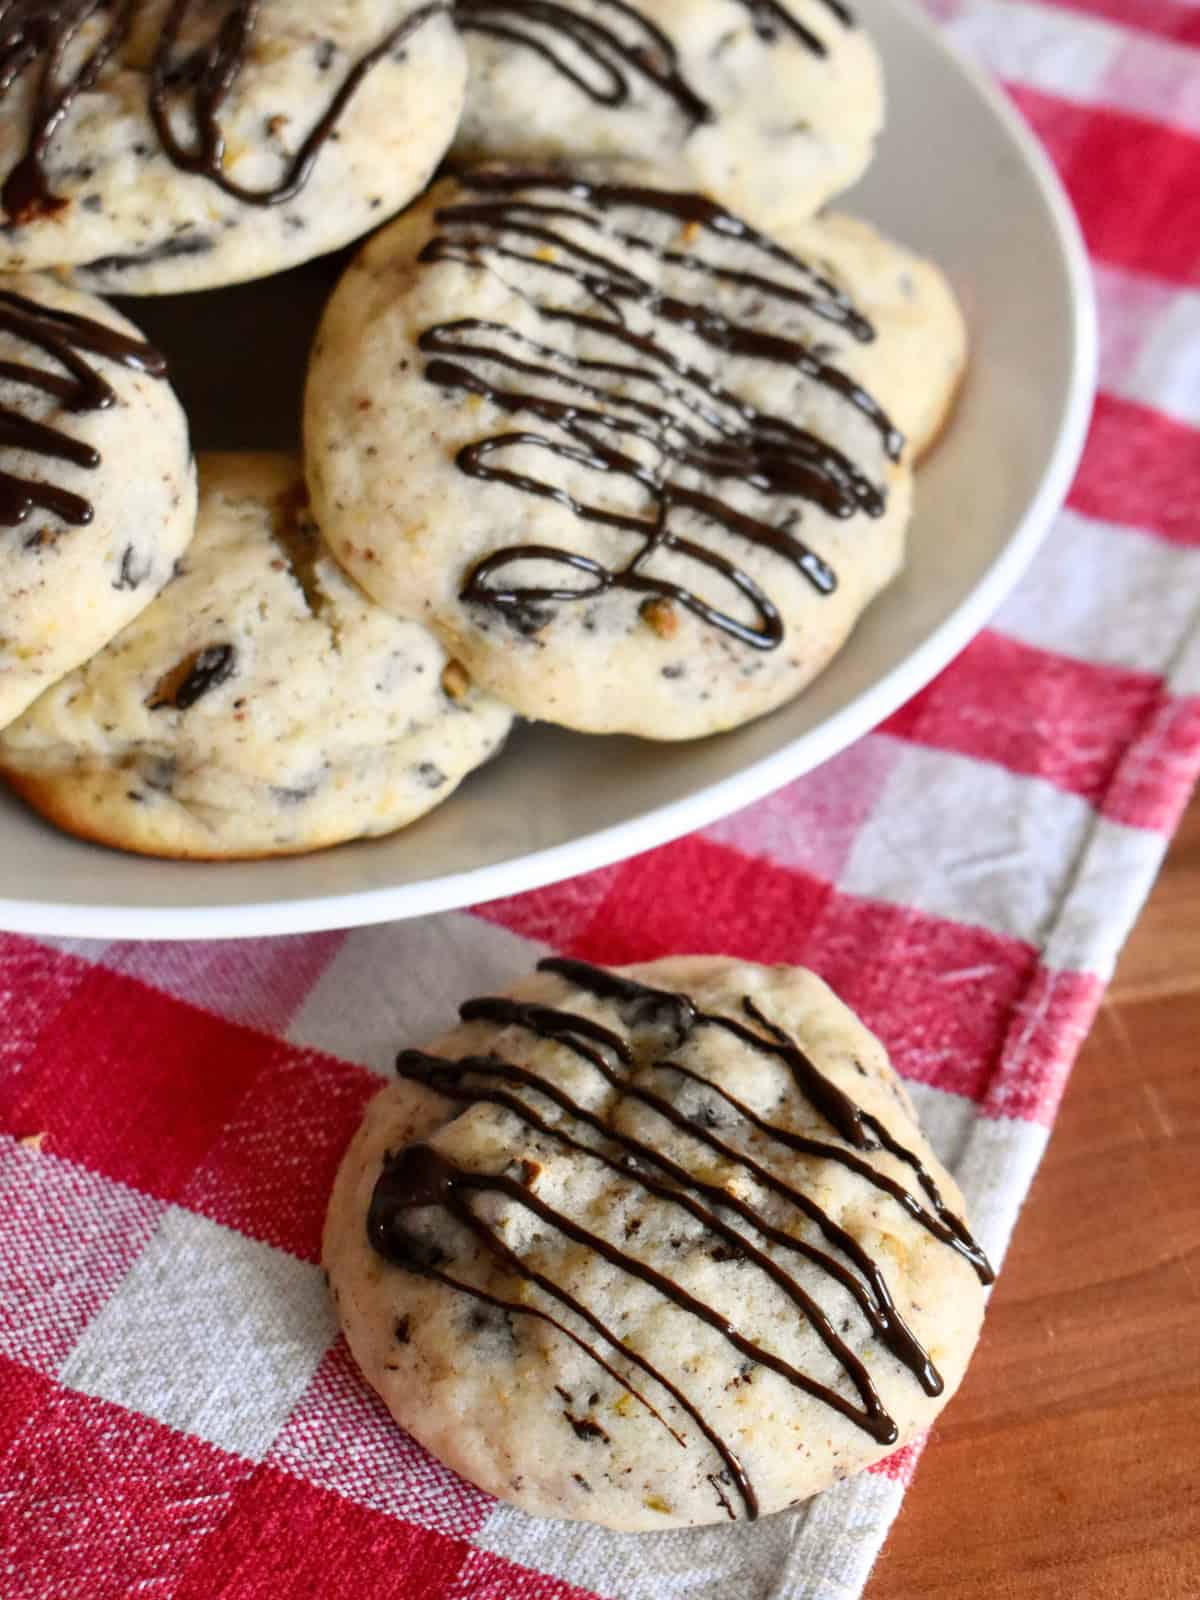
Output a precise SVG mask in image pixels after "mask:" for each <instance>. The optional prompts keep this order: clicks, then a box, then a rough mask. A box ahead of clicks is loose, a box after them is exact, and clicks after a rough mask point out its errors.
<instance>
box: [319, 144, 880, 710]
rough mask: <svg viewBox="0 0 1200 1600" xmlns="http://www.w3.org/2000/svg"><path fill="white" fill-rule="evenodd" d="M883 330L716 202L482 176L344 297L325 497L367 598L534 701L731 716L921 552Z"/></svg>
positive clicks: (525, 705) (811, 654)
mask: <svg viewBox="0 0 1200 1600" xmlns="http://www.w3.org/2000/svg"><path fill="white" fill-rule="evenodd" d="M876 347H877V348H879V349H880V350H883V349H885V348H886V340H885V337H884V336H883V335H881V331H880V329H878V328H877V327H876V326H875V325H874V324H873V323H872V322H871V321H870V320H868V318H867V317H866V316H864V314H863V313H862V311H861V310H860V309H859V307H858V306H857V305H856V304H855V303H854V301H853V300H852V299H851V298H850V296H849V295H848V294H846V293H845V292H844V290H843V289H841V288H840V287H839V286H838V285H837V284H836V283H835V282H833V281H832V280H831V279H830V277H829V276H828V275H827V272H826V271H825V270H824V269H823V267H822V265H821V263H820V262H819V261H817V260H813V259H806V258H804V257H802V256H799V255H797V254H795V253H793V252H791V251H788V250H786V249H785V248H783V247H782V246H781V245H779V244H778V243H776V242H774V241H773V240H772V239H770V238H768V237H767V236H766V235H764V234H761V233H759V232H757V231H756V230H754V229H753V228H751V227H750V226H749V225H748V224H746V223H744V222H742V221H741V220H740V219H738V218H736V217H734V216H733V215H732V214H731V213H729V212H727V211H725V210H723V209H722V208H721V207H720V206H718V205H716V204H715V203H713V202H712V201H710V200H708V199H705V198H704V197H702V196H701V195H698V194H695V193H691V192H683V191H678V190H674V189H668V188H663V187H661V186H659V184H658V183H657V181H654V180H652V179H651V178H649V177H647V176H642V175H639V174H633V173H629V174H623V175H622V176H621V177H620V180H619V181H618V180H617V179H616V178H614V177H613V175H612V174H611V173H610V174H606V175H605V177H603V178H602V179H601V178H595V177H586V176H582V175H575V176H572V175H567V174H564V173H558V172H542V173H532V172H513V171H510V170H508V169H482V170H480V171H477V172H474V173H470V174H467V175H465V176H463V177H462V178H460V179H458V180H457V181H450V182H447V183H443V184H440V185H438V186H436V187H435V188H434V190H433V191H432V192H431V194H430V195H429V196H427V197H426V198H425V199H424V200H423V201H422V202H421V203H420V204H419V205H417V206H416V207H414V208H413V209H412V210H411V211H410V212H408V213H407V214H406V215H405V216H404V217H402V218H400V219H399V220H398V221H397V222H395V223H393V224H392V225H391V226H390V227H388V228H386V229H384V230H383V231H382V232H381V233H380V234H378V235H376V236H375V238H374V239H372V240H371V242H370V243H369V244H368V246H367V247H366V249H365V250H364V251H363V252H362V253H361V254H360V256H359V257H358V258H357V260H356V261H355V262H354V263H353V264H352V266H351V267H350V269H349V270H348V271H347V273H346V274H345V276H344V278H343V279H342V281H341V283H340V284H339V286H338V288H337V290H336V291H335V293H334V295H333V298H332V300H331V302H330V304H329V307H328V309H327V311H326V315H325V318H324V320H323V322H322V326H321V328H320V330H319V333H318V336H317V340H316V344H315V346H314V354H313V359H312V364H311V368H310V374H309V381H308V391H307V405H306V419H305V440H306V465H307V472H308V477H309V483H310V487H311V489H312V493H313V501H314V505H315V507H316V508H317V511H318V515H319V516H320V518H321V521H322V525H323V526H324V528H325V530H326V533H327V536H328V538H329V540H330V543H331V544H332V546H333V548H334V550H335V551H336V552H337V554H338V557H339V559H340V560H341V561H342V562H343V563H344V564H345V565H346V566H347V568H348V569H349V570H350V571H351V572H352V573H353V575H354V576H355V577H356V578H357V579H358V581H359V582H360V583H361V584H362V585H363V586H364V588H366V589H367V590H368V592H369V593H371V594H372V595H374V596H375V598H376V599H378V600H379V601H380V602H381V603H382V604H384V605H386V606H388V607H389V608H391V609H393V610H395V611H396V612H397V613H398V614H400V615H410V616H419V617H421V618H423V619H425V620H428V621H429V622H430V623H431V625H432V626H433V627H434V628H435V629H436V630H437V631H438V632H439V633H440V634H441V635H442V637H443V638H444V639H445V640H446V642H447V645H448V647H449V648H450V649H452V651H453V653H454V654H455V655H456V656H458V657H459V658H460V659H461V660H462V661H463V662H464V663H465V664H466V665H467V666H468V667H469V669H470V670H471V671H472V673H473V674H474V675H475V676H476V677H477V679H478V680H479V681H480V682H481V683H483V684H485V685H486V686H487V687H488V688H490V689H491V690H492V691H493V692H494V693H495V694H497V695H499V696H500V698H501V699H504V700H506V701H507V702H508V703H509V704H511V705H512V706H514V707H515V708H516V709H517V710H519V711H520V712H522V713H524V714H525V715H526V716H530V717H540V718H545V719H547V720H549V721H553V722H559V723H562V724H564V725H566V726H568V727H573V728H578V729H581V730H583V731H587V732H630V733H637V734H642V735H644V736H646V737H650V738H659V739H683V738H691V737H695V736H698V735H702V734H707V733H712V732H715V731H717V730H720V729H722V728H728V727H732V726H734V725H736V724H738V723H741V722H745V721H747V720H748V719H749V718H751V717H754V716H757V715H759V714H761V713H762V712H764V711H767V710H770V709H772V708H773V707H774V706H777V705H779V704H781V703H782V702H783V701H785V700H787V699H788V698H790V697H791V696H793V695H794V694H796V693H797V692H798V691H799V690H800V689H801V688H803V687H804V685H805V684H806V683H808V682H809V681H810V680H811V678H812V677H813V676H814V675H815V674H816V673H817V672H819V671H820V670H821V668H822V667H823V666H824V665H825V664H826V663H827V661H828V660H829V659H830V657H831V656H832V655H833V654H834V652H835V651H836V650H837V649H838V648H839V647H840V646H841V644H842V643H843V641H844V640H845V638H846V636H847V634H848V633H849V631H850V629H851V627H852V626H853V624H854V622H855V621H856V620H857V618H858V616H859V615H860V613H861V612H862V610H863V608H864V607H865V606H866V605H867V603H868V602H869V601H870V600H871V599H872V598H873V597H874V595H875V594H876V593H877V592H878V591H879V590H880V589H881V588H882V587H883V586H884V585H885V584H886V583H887V582H889V581H890V579H891V578H892V577H893V576H894V575H895V573H896V571H897V570H898V568H899V566H900V563H901V559H902V555H903V548H904V535H905V530H906V527H907V522H908V515H909V500H910V473H909V470H908V465H907V461H906V459H905V454H904V440H903V437H902V435H901V434H900V432H899V430H898V429H897V428H896V426H895V425H894V423H893V421H892V420H891V418H890V417H889V416H888V414H887V412H886V411H885V409H884V407H883V406H882V405H881V404H880V402H879V401H878V399H877V398H876V397H875V396H874V394H873V393H872V392H871V385H870V382H869V372H870V368H871V362H872V356H871V350H872V349H873V348H876ZM848 348H853V349H854V350H855V351H859V352H861V355H860V356H858V357H857V358H856V359H857V366H856V368H855V369H854V370H856V371H857V372H858V373H859V374H861V376H858V377H856V376H854V375H852V370H851V366H850V364H849V363H847V362H845V361H843V360H842V359H841V353H842V352H845V351H846V350H847V349H848ZM364 529H366V530H369V537H367V536H365V535H364V533H363V530H364Z"/></svg>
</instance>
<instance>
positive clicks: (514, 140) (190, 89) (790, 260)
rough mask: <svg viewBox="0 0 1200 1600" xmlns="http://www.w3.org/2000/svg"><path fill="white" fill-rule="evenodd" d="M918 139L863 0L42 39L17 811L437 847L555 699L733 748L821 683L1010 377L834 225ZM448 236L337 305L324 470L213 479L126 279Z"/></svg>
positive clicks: (467, 9) (26, 347)
mask: <svg viewBox="0 0 1200 1600" xmlns="http://www.w3.org/2000/svg"><path fill="white" fill-rule="evenodd" d="M882 122H883V90H882V80H881V74H880V69H879V62H878V59H877V56H876V54H875V52H874V50H873V48H872V46H871V44H870V41H869V39H868V38H867V37H866V36H865V35H864V33H863V32H862V31H861V30H860V29H859V28H858V27H857V26H856V25H855V23H854V21H853V19H852V17H851V15H850V13H849V12H848V11H847V10H846V8H845V7H844V6H843V5H842V3H841V0H637V4H636V5H634V4H628V3H626V0H458V4H457V6H451V5H450V4H448V3H446V0H336V3H335V0H142V3H136V0H25V3H21V4H18V5H14V6H12V7H9V8H7V10H6V13H5V17H4V21H3V26H2V28H0V207H2V210H3V231H2V232H0V271H3V272H4V273H6V274H7V277H5V278H4V279H2V280H0V599H2V601H3V617H4V621H3V624H2V626H0V727H3V729H4V731H3V733H2V734H0V770H2V771H3V773H4V776H5V777H6V778H7V779H8V781H9V782H10V784H11V785H12V786H13V787H14V788H15V789H16V790H17V791H18V792H19V793H20V794H22V795H23V796H24V797H25V798H26V799H27V800H29V802H30V803H31V804H33V805H34V806H35V807H36V808H37V809H38V810H39V811H41V812H42V813H43V814H44V815H46V816H47V817H49V818H50V819H51V820H53V821H55V822H57V823H59V824H60V825H62V826H64V827H66V828H68V829H70V830H72V831H73V832H76V833H79V834H82V835H84V836H86V837H91V838H95V839H98V840H101V841H103V842H106V843H109V844H114V845H119V846H122V847H125V848H128V849H134V850H140V851H144V852H147V853H151V854H163V855H170V856H186V857H195V858H212V859H219V858H230V857H237V856H254V855H270V854H282V853H287V852H292V851H301V850H308V849H313V848H317V847H320V846H324V845H329V844H334V843H337V842H339V841H341V840H344V839H348V838H355V837H361V836H363V835H369V834H377V833H383V832H387V831H390V830H392V829H395V828H397V827H400V826H402V825H403V824H405V823H407V822H409V821H411V820H413V819H414V818H415V817H417V816H419V815H421V814H422V813H423V812H425V811H427V810H428V809H429V808H430V807H431V806H433V805H435V804H437V803H438V802H440V801H441V800H442V799H444V798H445V797H446V796H448V795H449V794H450V793H451V792H452V791H453V789H454V787H455V785H456V784H457V783H458V782H459V781H460V780H461V779H462V778H463V777H464V776H465V775H466V774H467V773H468V772H470V771H471V770H472V769H473V768H475V767H476V766H478V765H479V764H480V763H481V762H483V761H484V760H486V759H487V758H488V757H489V756H491V755H492V754H493V753H494V752H495V751H496V750H497V749H498V748H499V747H500V746H501V745H502V743H503V741H504V738H505V736H506V734H507V732H508V729H509V727H510V725H511V722H512V720H513V717H514V715H516V714H520V715H522V716H525V717H530V718H542V719H546V720H549V721H552V722H556V723H559V724H561V725H562V726H565V727H568V728H573V729H578V730H581V731H584V732H590V733H610V732H624V733H633V734H638V735H640V736H642V737H645V738H648V739H688V738H695V737H699V736H703V735H706V734H711V733H716V732H719V731H721V730H723V729H728V728H731V727H734V726H736V725H738V724H740V723H742V722H745V721H747V720H748V719H750V718H753V717H756V716H759V715H761V714H763V713H764V712H767V711H769V710H771V709H772V708H774V707H776V706H778V705H780V704H782V703H783V702H784V701H786V700H788V699H789V698H791V697H792V696H794V695H795V694H797V693H798V692H799V691H800V690H801V689H802V688H803V687H804V686H805V685H806V684H807V683H808V682H810V681H811V679H812V678H813V677H814V675H815V674H816V673H818V672H819V671H820V670H821V669H822V668H823V667H824V666H825V665H826V663H827V662H828V661H829V660H830V658H831V657H832V656H833V654H834V653H835V652H836V651H837V650H838V649H839V648H840V647H841V645H842V644H843V643H844V641H845V640H846V638H847V636H848V635H849V633H850V631H851V629H852V627H853V625H854V623H855V621H856V620H857V618H858V617H859V615H860V614H861V613H862V611H863V609H864V607H866V606H867V605H868V604H869V602H870V601H871V599H872V598H873V597H874V596H875V595H876V594H877V593H878V592H879V591H880V589H881V588H883V587H884V586H885V585H886V584H887V583H888V582H889V581H890V580H891V579H892V578H893V577H894V575H895V574H896V572H897V571H898V570H899V568H900V566H901V564H902V561H903V555H904V543H905V534H906V528H907V525H908V521H909V517H910V514H911V504H912V471H913V465H914V462H915V461H916V459H917V457H918V456H919V454H920V453H921V451H922V450H923V449H924V448H925V447H926V446H927V445H928V444H929V442H930V441H931V440H932V438H933V437H934V435H935V434H936V433H937V431H938V428H939V427H940V424H941V421H942V419H943V417H944V415H945V413H946V410H947V408H948V406H949V404H950V401H951V399H952V396H953V393H954V390H955V387H956V385H957V382H958V379H959V377H960V374H961V371H962V366H963V362H964V357H965V338H964V331H963V325H962V320H961V317H960V315H959V312H958V309H957V307H956V305H955V302H954V298H953V296H952V294H951V292H950V290H949V288H948V286H947V285H946V283H945V281H944V279H943V278H942V277H941V275H940V274H939V273H938V271H937V270H936V268H934V267H932V266H931V265H929V264H928V263H926V262H923V261H921V260H919V259H918V258H916V257H914V256H913V255H911V254H910V253H909V252H908V251H906V250H904V249H902V248H901V247H900V246H898V245H894V244H892V243H890V242H888V241H887V240H885V239H882V238H881V237H880V236H879V235H878V234H876V233H875V232H874V231H873V230H872V229H871V228H869V227H868V226H867V225H866V224H864V223H862V222H858V221H855V220H854V219H852V218H850V217H848V216H845V215H841V214H837V213H834V212H830V211H828V210H825V209H823V208H824V207H825V206H826V204H827V202H828V201H829V200H830V198H831V197H832V196H833V195H834V194H836V193H837V192H838V191H839V190H840V189H842V188H844V187H846V186H847V185H849V184H850V183H852V182H853V181H854V180H855V179H856V178H857V177H858V176H859V175H860V174H861V173H862V172H863V170H864V169H865V167H866V165H867V163H868V161H869V159H870V156H871V152H872V148H873V144H874V140H875V138H876V136H877V134H878V132H879V130H880V128H881V126H882ZM445 158H448V164H447V170H448V171H452V172H453V176H446V177H443V178H441V179H440V180H439V181H437V182H435V183H434V185H433V187H432V188H430V189H429V190H428V192H427V193H423V191H425V190H426V187H427V185H428V184H429V182H430V179H431V177H432V175H433V174H434V172H435V169H437V168H438V167H439V164H441V163H443V161H444V159H445ZM413 202H415V203H413ZM405 207H407V208H408V209H407V210H403V208H405ZM402 210H403V214H402V215H400V216H398V217H396V220H394V221H390V222H387V223H386V225H385V226H382V227H379V231H377V232H376V233H375V234H374V235H373V237H372V238H371V239H370V241H369V242H368V243H367V244H366V246H365V247H364V248H363V250H362V251H361V252H360V253H359V254H358V255H357V257H356V258H355V259H354V260H353V261H352V262H351V264H350V266H349V267H348V269H347V270H346V271H345V273H344V275H343V277H342V279H341V281H340V283H339V284H338V286H337V288H336V290H335V292H334V294H333V297H332V299H331V300H330V303H329V305H328V307H327V310H326V313H325V316H324V319H323V321H322V324H321V327H320V329H319V332H318V334H317V337H316V340H315V343H314V346H313V349H312V353H311V361H310V369H309V377H308V383H307V388H306V394H305V397H304V450H303V461H302V462H300V461H299V460H291V459H288V458H283V457H274V456H267V455H256V456H234V457H210V458H203V459H202V460H201V462H200V470H199V489H198V490H197V484H196V473H195V470H194V466H193V462H192V458H191V453H190V448H189V442H188V426H187V419H186V418H185V416H184V415H183V412H182V410H181V408H180V405H179V403H178V401H177V399H176V398H175V396H174V394H173V391H172V389H171V386H170V378H169V374H168V370H167V363H166V360H165V359H164V357H163V356H162V355H161V354H160V353H159V352H158V351H157V350H155V349H153V348H152V347H151V346H150V345H149V344H148V343H147V342H146V341H145V340H144V339H143V338H142V337H141V335H140V333H139V330H138V329H137V328H136V327H135V326H133V325H132V324H131V323H130V322H129V321H127V320H126V318H125V317H123V316H121V315H119V314H118V313H117V312H116V311H115V310H114V309H113V308H112V307H111V306H109V305H107V304H106V303H105V302H104V301H103V300H102V299H100V298H98V295H100V294H106V293H114V294H122V295H157V294H166V293H179V292H183V291H186V292H191V291H201V290H211V289H216V288H219V287H220V286H222V285H226V284H230V283H234V282H239V281H243V280H246V279H249V278H254V277H263V276H267V275H269V274H274V273H277V272H280V271H282V270H283V269H285V268H287V267H290V266H293V265H296V264H297V263H299V262H302V261H305V260H308V259H311V258H313V257H315V256H318V255H321V254H324V253H327V252H330V251H332V250H334V249H336V248H338V247H340V246H343V245H345V244H347V243H348V242H350V241H352V240H354V239H357V238H359V237H360V236H362V235H363V234H365V233H367V232H368V230H370V229H373V228H376V227H378V226H379V224H381V223H384V222H385V219H387V218H389V217H392V216H393V215H394V214H395V213H397V212H401V211H402ZM194 305H195V312H196V315H197V317H202V316H205V315H208V316H213V315H215V314H216V313H217V302H215V301H214V299H213V298H210V297H207V296H201V297H198V298H197V299H196V300H195V302H194ZM289 403H291V400H290V398H289V397H282V396H281V404H283V405H287V404H289Z"/></svg>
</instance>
